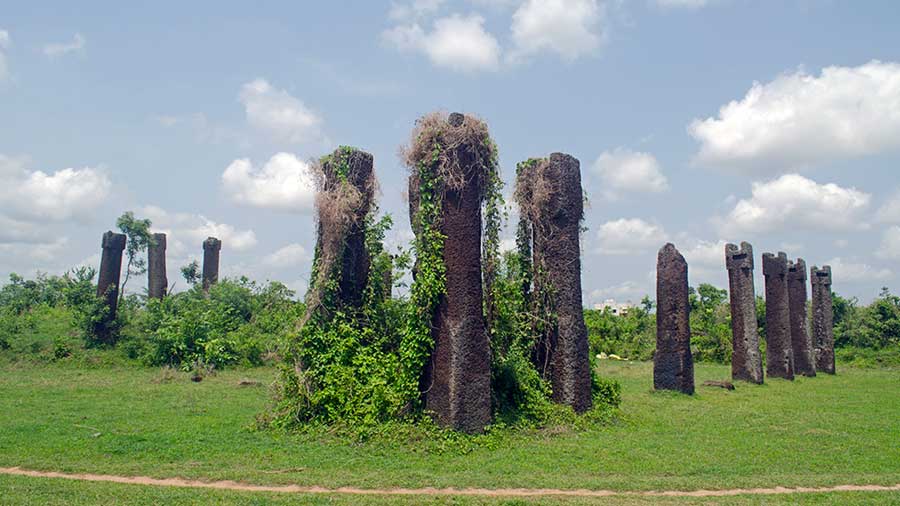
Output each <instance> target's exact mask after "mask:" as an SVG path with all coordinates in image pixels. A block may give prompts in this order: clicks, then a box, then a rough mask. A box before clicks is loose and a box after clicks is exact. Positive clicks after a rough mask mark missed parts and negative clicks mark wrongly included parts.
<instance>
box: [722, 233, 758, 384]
mask: <svg viewBox="0 0 900 506" xmlns="http://www.w3.org/2000/svg"><path fill="white" fill-rule="evenodd" d="M725 265H726V267H727V268H728V287H729V292H730V294H731V344H732V354H731V377H732V378H733V379H736V380H743V381H749V382H751V383H762V382H763V369H762V355H761V353H760V350H759V330H758V329H757V326H756V293H755V291H754V288H753V247H752V246H750V244H749V243H746V242H742V243H741V247H740V248H738V247H737V246H735V245H734V244H726V245H725Z"/></svg>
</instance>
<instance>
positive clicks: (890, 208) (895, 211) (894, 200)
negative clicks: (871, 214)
mask: <svg viewBox="0 0 900 506" xmlns="http://www.w3.org/2000/svg"><path fill="white" fill-rule="evenodd" d="M875 219H876V220H878V221H879V222H880V223H900V192H896V193H894V195H892V196H891V197H890V198H889V199H888V200H887V202H885V203H884V204H882V205H881V207H879V208H878V211H877V212H876V213H875Z"/></svg>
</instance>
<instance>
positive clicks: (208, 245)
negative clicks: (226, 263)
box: [203, 237, 222, 292]
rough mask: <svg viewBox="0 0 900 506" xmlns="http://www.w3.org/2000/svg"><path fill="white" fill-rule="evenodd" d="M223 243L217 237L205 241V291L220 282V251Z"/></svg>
mask: <svg viewBox="0 0 900 506" xmlns="http://www.w3.org/2000/svg"><path fill="white" fill-rule="evenodd" d="M221 249H222V241H220V240H218V239H216V238H215V237H207V238H206V240H205V241H203V291H204V292H209V288H210V287H211V286H212V285H214V284H216V283H218V282H219V251H220V250H221Z"/></svg>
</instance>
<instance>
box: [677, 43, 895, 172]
mask: <svg viewBox="0 0 900 506" xmlns="http://www.w3.org/2000/svg"><path fill="white" fill-rule="evenodd" d="M688 131H689V132H690V134H691V136H693V137H694V138H695V139H696V140H697V141H698V142H699V143H700V150H699V152H698V153H697V155H696V157H695V161H696V162H697V163H700V164H702V165H707V166H711V167H716V168H721V169H726V170H733V171H742V172H756V173H761V172H776V171H783V170H801V169H804V168H808V167H810V166H812V165H814V164H818V163H823V162H827V161H830V160H833V159H836V158H849V157H857V156H862V155H871V154H875V153H881V152H886V151H893V150H897V149H898V148H900V64H897V63H882V62H880V61H877V60H876V61H871V62H869V63H866V64H864V65H860V66H858V67H837V66H834V67H826V68H824V69H823V70H822V72H821V74H820V75H819V76H814V75H809V74H807V73H806V72H803V71H802V70H801V71H798V72H795V73H792V74H785V75H782V76H779V77H778V78H776V79H774V80H773V81H771V82H768V83H764V84H761V83H758V82H757V83H754V84H753V86H752V87H751V88H750V91H748V92H747V94H746V95H745V96H744V98H742V99H740V100H734V101H732V102H729V103H728V104H726V105H724V106H722V107H721V108H720V109H719V115H718V116H717V117H709V118H706V119H695V120H694V121H693V122H692V123H691V124H690V126H689V127H688Z"/></svg>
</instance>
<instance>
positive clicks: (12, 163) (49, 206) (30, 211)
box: [0, 155, 112, 222]
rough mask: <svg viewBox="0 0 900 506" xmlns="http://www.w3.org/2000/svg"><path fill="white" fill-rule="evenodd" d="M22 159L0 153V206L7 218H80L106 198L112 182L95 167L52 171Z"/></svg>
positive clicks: (60, 219) (43, 219) (35, 219)
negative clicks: (33, 168) (32, 166)
mask: <svg viewBox="0 0 900 506" xmlns="http://www.w3.org/2000/svg"><path fill="white" fill-rule="evenodd" d="M25 163H26V160H25V159H14V158H10V157H6V156H3V155H0V209H2V211H0V212H3V213H5V214H8V215H9V217H10V218H16V219H21V220H34V221H40V222H43V221H65V220H68V219H71V218H83V217H86V216H88V215H89V214H90V212H91V211H93V210H94V209H95V208H97V207H98V206H99V205H100V204H102V203H103V201H104V200H106V198H107V196H108V195H109V192H110V189H111V188H112V183H111V182H110V180H109V178H108V177H107V176H106V175H105V174H103V173H102V172H101V171H99V170H98V169H94V168H90V167H85V168H81V169H72V168H68V169H62V170H58V171H56V172H53V173H49V174H48V173H46V172H43V171H40V170H38V171H31V170H28V169H26V168H25Z"/></svg>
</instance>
